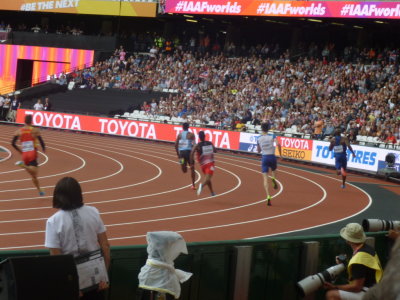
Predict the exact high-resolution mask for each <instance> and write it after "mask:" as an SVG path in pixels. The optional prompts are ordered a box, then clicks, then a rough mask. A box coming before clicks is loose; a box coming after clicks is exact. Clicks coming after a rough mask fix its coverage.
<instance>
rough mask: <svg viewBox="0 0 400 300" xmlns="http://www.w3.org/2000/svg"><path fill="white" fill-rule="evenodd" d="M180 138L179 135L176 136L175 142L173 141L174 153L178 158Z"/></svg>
mask: <svg viewBox="0 0 400 300" xmlns="http://www.w3.org/2000/svg"><path fill="white" fill-rule="evenodd" d="M180 138H181V134H178V136H177V137H176V141H175V151H176V155H178V158H179V140H180Z"/></svg>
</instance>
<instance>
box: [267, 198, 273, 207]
mask: <svg viewBox="0 0 400 300" xmlns="http://www.w3.org/2000/svg"><path fill="white" fill-rule="evenodd" d="M267 205H268V206H271V205H272V204H271V196H268V197H267Z"/></svg>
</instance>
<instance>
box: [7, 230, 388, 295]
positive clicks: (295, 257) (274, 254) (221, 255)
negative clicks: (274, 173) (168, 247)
mask: <svg viewBox="0 0 400 300" xmlns="http://www.w3.org/2000/svg"><path fill="white" fill-rule="evenodd" d="M368 236H369V237H373V238H375V249H376V250H377V253H378V255H379V257H380V259H381V262H382V264H383V265H385V264H386V262H387V259H388V252H389V244H388V241H387V238H386V237H385V233H383V232H379V233H371V234H368ZM306 241H317V242H319V245H320V246H319V249H320V250H319V256H318V257H316V258H315V259H316V261H317V269H318V270H319V272H320V271H323V270H325V269H326V268H328V267H330V266H332V265H334V264H335V256H337V255H338V254H342V253H346V254H347V255H348V257H350V256H351V255H352V253H351V248H350V247H349V246H348V245H346V243H345V242H344V240H343V239H341V238H340V237H339V236H338V235H326V236H307V237H292V238H282V237H275V238H263V239H257V240H241V241H221V242H205V243H189V244H188V250H189V254H188V255H181V256H179V257H178V259H177V260H176V261H175V267H176V268H179V269H182V270H185V271H189V272H192V273H193V277H192V278H191V279H190V280H189V281H188V282H186V283H184V284H183V285H182V295H181V297H180V299H181V300H189V299H190V300H204V299H207V300H228V299H233V292H234V291H235V282H234V279H235V275H236V274H235V270H237V268H236V259H237V247H238V246H249V247H251V252H252V255H251V257H252V258H251V260H250V261H249V263H250V273H249V274H250V276H249V278H248V281H249V282H248V287H249V289H248V295H247V299H249V300H262V299H280V300H296V299H301V298H300V296H299V294H298V292H297V290H296V283H297V282H298V281H299V280H301V279H302V278H301V272H300V268H301V260H302V259H301V257H302V255H301V252H302V249H303V243H304V242H306ZM47 254H48V251H46V250H29V251H7V252H0V258H1V259H2V260H3V259H5V258H8V257H21V256H34V255H47ZM146 259H147V252H146V246H144V245H143V246H121V247H112V248H111V268H110V283H111V284H110V290H109V292H108V295H107V299H108V300H128V299H129V300H132V299H135V294H136V289H137V285H138V279H137V276H138V274H139V272H140V268H141V267H142V266H143V265H144V264H145V262H146ZM345 277H346V274H342V280H344V278H345ZM315 296H316V297H315V299H321V300H322V299H324V297H323V291H322V290H321V291H318V292H317V293H316V295H315ZM243 300H245V299H243Z"/></svg>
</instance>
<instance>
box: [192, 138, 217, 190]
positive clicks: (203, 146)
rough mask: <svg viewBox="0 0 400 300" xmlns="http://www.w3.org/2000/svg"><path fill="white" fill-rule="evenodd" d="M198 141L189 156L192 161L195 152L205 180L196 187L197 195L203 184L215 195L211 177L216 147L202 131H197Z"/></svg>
mask: <svg viewBox="0 0 400 300" xmlns="http://www.w3.org/2000/svg"><path fill="white" fill-rule="evenodd" d="M199 139H200V143H198V144H197V145H196V146H194V147H193V149H192V152H191V153H190V158H191V160H192V161H194V154H195V153H197V159H198V161H199V164H200V166H201V170H202V171H203V174H204V175H205V180H204V182H203V183H200V184H199V187H198V189H197V195H200V193H201V191H202V189H203V186H205V185H207V186H208V188H209V189H210V192H211V196H215V193H214V190H213V188H212V183H211V177H212V176H213V174H214V170H215V164H214V153H216V152H217V151H216V149H215V147H214V145H213V143H211V142H209V141H206V135H205V133H204V131H200V132H199Z"/></svg>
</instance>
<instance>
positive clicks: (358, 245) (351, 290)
mask: <svg viewBox="0 0 400 300" xmlns="http://www.w3.org/2000/svg"><path fill="white" fill-rule="evenodd" d="M340 235H341V237H342V238H343V239H345V240H346V242H347V244H348V245H350V247H351V248H352V250H353V256H352V257H351V259H350V261H349V264H348V266H347V272H348V276H349V283H348V284H343V285H334V284H332V283H328V282H326V283H325V288H326V289H327V290H328V291H327V293H326V299H327V300H339V299H341V300H353V299H354V300H357V299H360V300H361V299H362V297H363V296H364V294H365V293H366V291H367V290H368V289H369V288H370V287H372V286H373V285H374V284H375V283H377V282H379V281H380V280H381V278H382V267H381V264H380V261H379V258H378V255H377V254H376V252H375V250H374V249H373V248H372V247H370V246H369V245H367V244H365V240H366V236H365V233H364V230H363V228H362V226H361V225H359V224H357V223H349V224H347V225H346V227H344V228H342V230H340Z"/></svg>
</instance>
